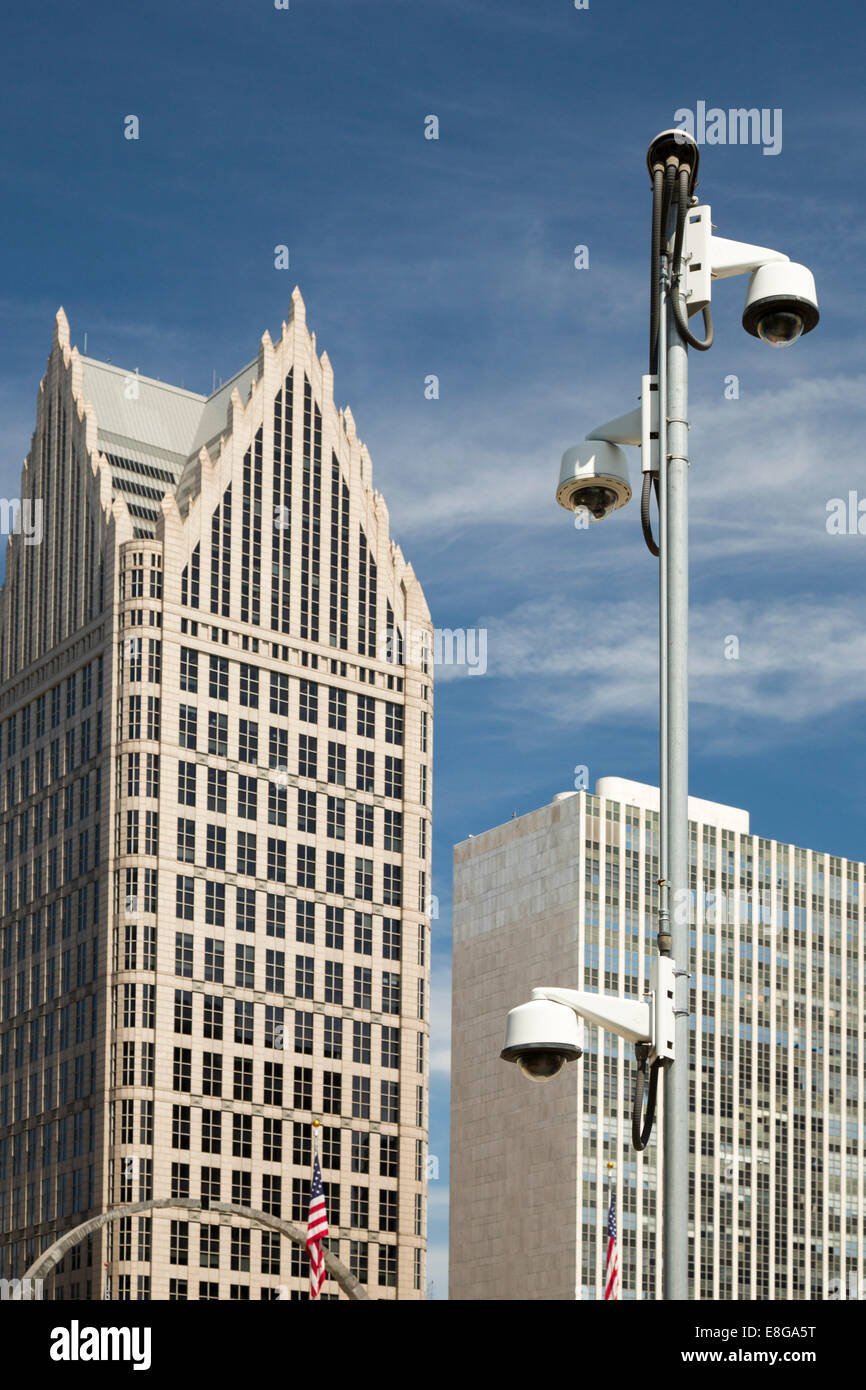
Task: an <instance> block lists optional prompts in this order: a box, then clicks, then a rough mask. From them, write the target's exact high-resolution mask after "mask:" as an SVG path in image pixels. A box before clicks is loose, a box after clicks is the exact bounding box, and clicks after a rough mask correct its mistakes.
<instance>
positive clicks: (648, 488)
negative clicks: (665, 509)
mask: <svg viewBox="0 0 866 1390" xmlns="http://www.w3.org/2000/svg"><path fill="white" fill-rule="evenodd" d="M653 483H655V489H656V500H658V491H659V485H658V479H657V478H654V477H653V475H652V473H644V475H643V484H642V486H641V490H640V524H641V530H642V531H643V538H644V540H645V541H646V544H647V550H648V551H649V553H650V555H655V556H656V557H658V556H659V555H661V550H660V549H659V547H658V546H657V545H656V542H655V540H654V538H653V527H652V520H651V518H650V502H651V498H652V485H653Z"/></svg>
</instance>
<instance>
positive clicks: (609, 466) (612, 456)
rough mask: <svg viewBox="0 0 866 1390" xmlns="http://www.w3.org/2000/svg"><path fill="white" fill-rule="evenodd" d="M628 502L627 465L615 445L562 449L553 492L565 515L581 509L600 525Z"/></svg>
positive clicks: (595, 442) (589, 443)
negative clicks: (562, 452) (600, 522)
mask: <svg viewBox="0 0 866 1390" xmlns="http://www.w3.org/2000/svg"><path fill="white" fill-rule="evenodd" d="M630 498H631V487H630V485H629V481H628V462H627V460H626V456H625V454H624V453H623V451H622V449H620V448H619V447H618V446H617V445H616V444H609V443H607V442H606V441H605V440H602V439H588V440H586V442H585V443H583V444H575V445H574V447H573V448H571V449H566V451H565V453H564V454H563V456H562V462H561V464H560V468H559V484H558V486H557V489H556V500H557V502H558V503H559V505H560V506H561V507H564V508H565V510H566V511H568V512H576V511H579V510H580V509H581V508H584V507H585V508H586V510H587V511H588V512H589V516H590V520H591V521H603V520H604V518H605V517H606V516H610V514H611V512H614V511H616V510H617V508H618V507H624V506H625V504H626V502H628V501H629V500H630Z"/></svg>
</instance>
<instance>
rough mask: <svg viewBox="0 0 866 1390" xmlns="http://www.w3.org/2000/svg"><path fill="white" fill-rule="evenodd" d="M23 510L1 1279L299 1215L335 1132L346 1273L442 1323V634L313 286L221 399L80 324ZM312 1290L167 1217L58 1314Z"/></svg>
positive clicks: (65, 1269) (11, 698)
mask: <svg viewBox="0 0 866 1390" xmlns="http://www.w3.org/2000/svg"><path fill="white" fill-rule="evenodd" d="M22 498H30V499H42V501H43V505H44V512H43V516H44V531H43V534H42V536H41V542H40V543H39V544H28V543H27V542H26V538H25V537H24V536H23V535H14V536H13V537H12V540H11V543H10V546H9V551H8V555H7V570H6V583H5V585H4V588H3V590H2V592H0V758H2V782H0V797H2V800H0V807H2V821H3V829H2V832H0V833H2V836H3V837H4V839H3V845H4V849H3V856H4V857H3V864H2V878H0V892H2V901H0V907H2V923H0V926H2V935H0V982H2V983H0V1277H14V1276H17V1275H20V1274H21V1273H23V1269H24V1268H25V1267H26V1265H27V1264H29V1262H30V1260H31V1259H32V1257H33V1255H34V1254H35V1253H37V1252H38V1251H39V1250H41V1249H43V1248H45V1246H46V1245H47V1244H49V1243H50V1241H51V1240H52V1239H53V1238H55V1237H56V1236H57V1235H58V1234H60V1233H61V1232H63V1231H65V1230H68V1229H69V1228H70V1227H71V1226H72V1225H75V1224H77V1223H78V1222H79V1221H81V1220H83V1219H85V1218H86V1216H87V1215H89V1214H94V1213H95V1212H98V1211H100V1210H105V1209H106V1208H107V1207H108V1206H109V1205H112V1204H116V1203H119V1202H122V1201H138V1200H141V1199H146V1198H148V1197H150V1196H153V1197H168V1196H172V1195H176V1196H182V1197H192V1198H199V1197H202V1198H203V1199H204V1203H205V1206H206V1204H207V1200H208V1198H210V1199H212V1200H221V1201H234V1202H236V1203H238V1204H240V1205H244V1206H251V1207H253V1208H257V1209H261V1210H264V1211H271V1212H273V1213H275V1214H278V1215H282V1216H283V1217H288V1218H294V1219H295V1220H300V1221H302V1222H303V1223H305V1222H306V1204H307V1201H308V1195H309V1181H310V1170H311V1162H312V1143H313V1128H312V1122H313V1120H314V1119H318V1120H319V1121H320V1122H321V1127H320V1129H319V1130H318V1142H319V1147H320V1153H321V1161H322V1170H323V1178H324V1182H325V1192H326V1199H327V1204H328V1212H329V1220H330V1227H331V1233H332V1246H333V1248H334V1249H335V1251H336V1252H337V1253H338V1254H339V1255H340V1257H341V1258H342V1259H343V1260H344V1262H345V1263H346V1264H347V1265H348V1266H349V1267H350V1268H351V1269H352V1271H353V1272H354V1273H357V1274H358V1275H359V1277H360V1278H361V1279H362V1281H363V1282H364V1283H365V1284H366V1285H367V1286H368V1288H369V1290H370V1293H371V1295H372V1296H373V1297H376V1298H385V1299H393V1298H401V1299H403V1298H409V1299H411V1298H416V1299H417V1298H421V1297H424V1290H425V1284H426V1272H425V1240H426V1210H425V1203H426V1197H425V1192H426V1147H427V1038H428V1031H429V1023H428V1017H429V1001H428V997H427V989H428V968H429V902H428V899H429V893H430V855H431V826H430V816H431V797H432V783H431V763H432V710H433V706H432V656H431V657H429V658H428V656H427V651H426V638H425V634H426V635H428V636H429V634H430V631H431V628H430V617H429V612H428V610H427V606H426V603H425V601H424V597H423V594H422V592H421V589H420V586H419V584H418V581H417V580H416V578H415V576H414V573H413V571H412V568H411V566H410V565H409V564H407V562H406V561H405V560H404V558H403V556H402V554H401V552H400V550H399V548H398V547H397V546H396V545H395V544H394V543H393V542H392V541H391V539H390V535H389V524H388V512H387V508H386V506H385V503H384V500H383V499H382V497H381V495H380V494H378V493H377V492H375V491H374V490H373V488H372V475H371V463H370V458H369V455H368V453H367V450H366V448H365V447H364V446H363V444H361V443H360V441H359V440H358V437H357V434H356V431H355V425H354V421H353V418H352V415H351V413H350V412H349V411H348V410H340V411H338V410H337V409H336V407H335V405H334V399H333V375H332V372H331V368H330V364H329V362H328V359H327V355H326V354H322V355H321V356H318V355H317V353H316V346H315V338H314V336H312V335H310V333H309V332H308V330H307V327H306V322H305V311H304V305H303V301H302V300H301V297H300V294H299V293H298V292H297V291H295V293H294V295H293V297H292V304H291V310H290V314H289V318H288V321H287V323H284V324H283V326H282V332H281V334H280V337H279V339H278V340H277V341H276V342H272V341H271V340H270V338H269V337H268V335H267V334H266V335H265V336H264V338H263V339H262V343H261V347H260V350H259V354H258V358H257V359H256V360H255V361H254V362H252V363H250V364H249V366H248V367H246V368H244V369H243V371H241V372H240V373H238V375H237V376H236V377H235V378H233V380H232V381H230V382H228V383H227V384H226V385H225V386H223V387H221V388H220V390H219V391H216V392H215V393H214V394H213V395H212V396H211V397H208V398H206V397H203V396H198V395H196V394H195V393H192V392H188V391H184V390H181V389H179V388H175V387H172V386H169V385H167V384H165V383H160V382H156V381H152V380H150V379H147V378H144V377H141V376H140V375H139V374H138V373H137V372H126V371H123V370H121V369H119V368H117V367H113V366H110V365H109V364H105V363H98V362H95V361H92V360H91V359H87V358H83V357H81V356H80V355H79V353H78V351H77V349H76V348H74V347H71V346H70V340H69V331H68V326H67V323H66V319H65V316H64V315H63V313H62V311H61V312H60V314H58V319H57V327H56V332H55V342H54V348H53V351H52V353H51V356H50V358H49V362H48V368H47V372H46V376H45V378H44V380H43V382H42V385H41V387H40V394H39V402H38V410H37V425H36V431H35V433H34V436H33V445H32V448H31V453H30V456H29V458H28V461H27V463H26V464H25V469H24V475H23V483H22ZM419 635H420V638H421V640H420V641H419ZM175 1216H176V1217H177V1218H178V1219H177V1220H175V1219H174V1217H175ZM307 1268H308V1267H307V1259H306V1255H305V1253H304V1252H301V1251H298V1250H297V1249H296V1250H295V1251H294V1252H293V1251H292V1249H291V1248H289V1245H288V1242H287V1241H285V1240H282V1241H280V1239H279V1238H278V1237H276V1236H273V1237H271V1236H269V1235H267V1234H266V1233H264V1232H262V1231H260V1230H257V1229H253V1230H250V1227H249V1225H248V1224H247V1223H244V1222H242V1221H239V1220H235V1219H232V1218H230V1217H226V1216H221V1217H218V1218H217V1217H210V1216H208V1215H207V1213H206V1212H205V1213H203V1214H202V1216H201V1218H200V1219H194V1220H189V1221H187V1220H186V1219H185V1216H184V1214H183V1213H175V1214H172V1213H163V1214H160V1215H155V1216H154V1217H152V1218H148V1217H142V1218H140V1217H137V1216H136V1217H133V1218H130V1219H129V1220H128V1221H126V1222H124V1223H123V1224H118V1223H115V1224H114V1225H113V1226H112V1227H110V1228H109V1229H108V1231H107V1232H106V1233H103V1232H100V1233H99V1235H97V1236H95V1237H93V1239H92V1240H91V1241H90V1242H88V1243H87V1244H85V1245H82V1246H81V1247H80V1249H79V1250H78V1251H77V1252H73V1254H72V1255H71V1256H67V1258H66V1261H65V1262H64V1265H63V1266H62V1267H61V1270H60V1272H59V1273H58V1274H57V1275H56V1277H55V1278H54V1281H53V1283H54V1287H53V1288H52V1290H50V1291H49V1292H50V1293H51V1294H52V1296H54V1295H56V1296H58V1297H62V1298H98V1297H101V1296H102V1290H103V1282H104V1279H105V1278H106V1277H107V1278H108V1280H109V1283H110V1287H111V1292H112V1296H113V1297H115V1298H132V1299H136V1298H148V1297H149V1298H154V1299H167V1298H191V1299H196V1298H200V1297H201V1298H220V1299H246V1298H249V1299H259V1298H271V1297H278V1296H279V1297H303V1296H305V1290H306V1288H307V1286H308V1285H307ZM325 1293H326V1295H330V1296H336V1293H337V1290H336V1286H335V1285H333V1284H332V1283H331V1281H328V1283H327V1284H326V1286H325Z"/></svg>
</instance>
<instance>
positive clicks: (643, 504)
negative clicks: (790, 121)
mask: <svg viewBox="0 0 866 1390" xmlns="http://www.w3.org/2000/svg"><path fill="white" fill-rule="evenodd" d="M673 183H674V167H673V165H672V164H668V165H667V167H666V168H665V170H664V171H662V170H661V169H660V168H655V169H653V212H652V251H651V255H650V352H649V369H650V375H651V376H655V375H656V373H657V372H658V361H659V324H660V322H661V281H660V278H659V270H660V260H661V249H662V208H663V203H664V205H667V204H669V202H670V194H671V190H672V189H673ZM652 485H653V478H652V475H651V474H649V473H644V475H643V483H642V485H641V494H640V524H641V530H642V531H643V538H644V540H645V541H646V545H647V550H648V551H649V552H650V554H651V555H655V556H656V557H658V556H659V555H660V554H661V552H660V550H659V547H658V546H657V545H656V543H655V540H654V538H653V528H652V519H651V516H650V503H651V500H652ZM655 489H656V498H658V480H657V479H656V480H655Z"/></svg>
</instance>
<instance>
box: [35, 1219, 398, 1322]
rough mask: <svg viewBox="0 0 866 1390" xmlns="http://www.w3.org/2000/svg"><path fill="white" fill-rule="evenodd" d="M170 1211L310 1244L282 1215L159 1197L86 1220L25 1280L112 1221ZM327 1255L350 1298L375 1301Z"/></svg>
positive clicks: (40, 1257) (327, 1263) (44, 1254)
mask: <svg viewBox="0 0 866 1390" xmlns="http://www.w3.org/2000/svg"><path fill="white" fill-rule="evenodd" d="M166 1208H169V1209H174V1210H178V1211H188V1212H209V1211H215V1212H217V1213H219V1214H220V1215H222V1216H239V1217H241V1218H243V1219H244V1220H245V1221H249V1222H250V1223H251V1224H252V1225H253V1226H257V1227H259V1228H261V1229H263V1230H269V1231H279V1233H280V1235H284V1236H288V1238H289V1240H291V1241H294V1243H295V1244H296V1245H301V1246H306V1243H307V1235H306V1232H305V1231H304V1229H303V1228H302V1227H301V1226H298V1225H297V1224H296V1223H295V1222H294V1221H283V1220H282V1219H281V1218H280V1217H278V1216H271V1215H270V1213H269V1212H265V1211H257V1210H256V1209H255V1208H253V1207H237V1206H233V1205H232V1203H231V1202H211V1203H210V1204H209V1205H208V1206H206V1207H203V1206H202V1205H201V1203H200V1202H196V1201H195V1200H194V1199H193V1198H190V1197H155V1198H153V1199H152V1200H151V1201H149V1202H128V1203H127V1204H126V1205H124V1206H122V1207H112V1208H111V1210H110V1211H105V1212H102V1213H101V1214H100V1215H99V1216H92V1217H91V1218H90V1220H89V1221H82V1222H81V1224H80V1225H79V1226H76V1227H74V1229H73V1230H71V1231H67V1233H66V1235H64V1236H60V1237H59V1239H57V1240H56V1241H55V1242H54V1244H53V1245H49V1247H48V1249H47V1250H43V1252H42V1254H41V1255H38V1256H37V1258H36V1259H35V1260H34V1261H33V1264H32V1265H31V1266H30V1268H29V1269H28V1270H27V1271H26V1273H25V1274H24V1276H23V1278H24V1279H45V1278H46V1277H47V1276H48V1275H49V1274H50V1273H51V1271H52V1270H53V1269H54V1268H55V1266H56V1265H58V1264H59V1263H60V1261H61V1260H62V1259H63V1256H64V1255H65V1254H66V1252H67V1251H68V1250H71V1249H72V1248H73V1246H75V1245H78V1243H79V1242H80V1241H82V1240H84V1238H85V1236H89V1235H91V1234H92V1232H93V1231H98V1230H99V1229H100V1227H102V1226H107V1225H108V1222H109V1221H117V1220H118V1219H119V1218H120V1217H122V1216H134V1215H135V1214H136V1213H137V1212H144V1211H157V1210H164V1209H166ZM324 1256H325V1268H326V1269H327V1271H328V1273H329V1274H330V1275H331V1276H332V1277H333V1278H334V1279H336V1281H337V1283H338V1284H339V1286H340V1288H341V1289H342V1290H343V1292H344V1293H345V1294H346V1296H347V1297H348V1298H349V1299H351V1300H352V1301H353V1302H362V1301H367V1302H372V1300H371V1299H370V1295H369V1294H368V1292H367V1290H366V1289H365V1288H364V1285H363V1284H362V1283H361V1282H360V1280H359V1279H356V1278H355V1275H354V1274H352V1273H351V1271H350V1270H348V1269H347V1268H346V1266H345V1265H344V1264H343V1261H342V1260H341V1259H339V1258H338V1257H337V1256H336V1255H335V1254H334V1253H333V1251H331V1250H328V1249H325V1250H324Z"/></svg>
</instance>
